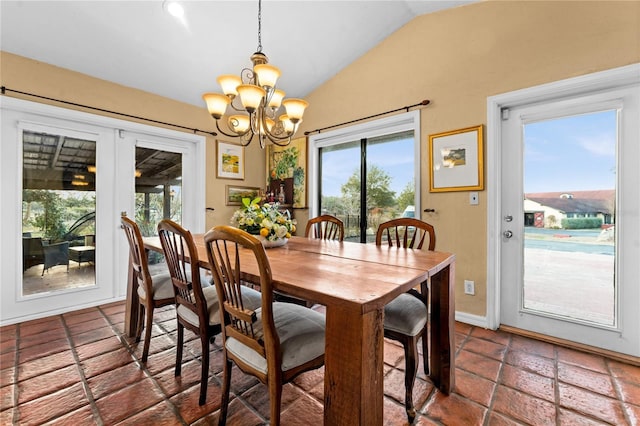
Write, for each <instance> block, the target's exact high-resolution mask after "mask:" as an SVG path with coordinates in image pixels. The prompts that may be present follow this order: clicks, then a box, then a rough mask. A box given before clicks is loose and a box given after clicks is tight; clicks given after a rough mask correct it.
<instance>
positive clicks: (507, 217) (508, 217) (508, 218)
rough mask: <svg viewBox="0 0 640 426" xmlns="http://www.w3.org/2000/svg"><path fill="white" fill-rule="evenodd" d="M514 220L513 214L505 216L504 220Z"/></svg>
mask: <svg viewBox="0 0 640 426" xmlns="http://www.w3.org/2000/svg"><path fill="white" fill-rule="evenodd" d="M512 220H513V216H511V215H508V216H505V217H504V221H505V222H511V221H512Z"/></svg>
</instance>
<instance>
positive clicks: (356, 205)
mask: <svg viewBox="0 0 640 426" xmlns="http://www.w3.org/2000/svg"><path fill="white" fill-rule="evenodd" d="M360 146H361V143H360V141H355V142H348V143H344V144H340V145H333V146H328V147H324V148H321V149H320V165H319V168H320V214H330V215H332V216H335V217H337V218H339V219H340V220H342V221H343V222H344V234H345V235H344V237H345V240H346V241H360V188H359V182H360V175H361V173H360V169H361V167H360V164H361V162H360Z"/></svg>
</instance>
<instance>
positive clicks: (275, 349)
mask: <svg viewBox="0 0 640 426" xmlns="http://www.w3.org/2000/svg"><path fill="white" fill-rule="evenodd" d="M204 241H205V244H206V247H207V255H208V257H209V264H210V265H211V273H212V275H213V282H214V283H215V286H216V290H217V292H218V300H219V303H220V309H221V312H222V322H223V324H224V325H223V327H222V336H223V339H224V340H225V341H226V339H228V338H229V337H233V338H234V339H237V340H238V341H240V342H241V343H244V344H245V345H247V346H249V347H250V348H252V349H253V350H255V351H256V352H257V353H259V354H260V355H261V356H263V357H264V358H266V359H267V365H268V370H269V371H274V370H278V369H279V368H280V367H279V366H280V359H279V356H278V355H279V354H280V339H279V337H278V334H277V332H276V328H275V324H274V320H273V287H272V281H271V267H270V265H269V259H268V258H267V254H266V252H265V249H264V247H263V246H262V243H261V242H260V241H259V240H258V239H257V238H255V237H254V236H253V235H250V234H248V233H246V232H244V231H242V230H240V229H238V228H234V227H232V226H216V227H214V228H213V229H211V230H210V231H209V232H207V233H206V234H205V236H204ZM242 248H244V249H248V250H250V251H251V252H252V254H253V258H254V259H255V262H256V263H257V265H258V268H259V270H260V293H261V295H262V306H261V314H260V318H258V315H257V313H256V311H255V310H251V309H248V308H247V307H246V306H244V303H243V300H242V297H241V288H242V281H243V280H242V272H241V271H242V262H241V255H240V252H241V249H242ZM245 260H247V259H245ZM251 261H252V262H253V259H252V260H251ZM252 374H255V375H257V376H258V377H260V376H262V380H263V381H264V380H266V377H265V376H264V375H262V374H261V373H259V372H257V371H252Z"/></svg>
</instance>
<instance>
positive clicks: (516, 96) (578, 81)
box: [486, 64, 640, 330]
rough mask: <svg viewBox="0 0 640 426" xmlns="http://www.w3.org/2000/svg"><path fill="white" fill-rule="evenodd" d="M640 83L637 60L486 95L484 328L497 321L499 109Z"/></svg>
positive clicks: (497, 323)
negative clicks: (625, 64) (493, 94)
mask: <svg viewBox="0 0 640 426" xmlns="http://www.w3.org/2000/svg"><path fill="white" fill-rule="evenodd" d="M638 83H640V64H632V65H627V66H624V67H620V68H614V69H611V70H607V71H602V72H597V73H593V74H587V75H584V76H580V77H575V78H570V79H566V80H561V81H557V82H553V83H549V84H543V85H540V86H535V87H531V88H527V89H522V90H517V91H514V92H509V93H504V94H501V95H496V96H491V97H489V98H487V144H486V145H487V153H486V155H487V164H491V165H493V166H492V167H487V171H486V172H487V308H486V311H487V323H486V326H487V328H490V329H493V330H495V329H497V328H498V326H499V325H500V257H501V256H500V255H501V254H500V246H501V244H500V241H501V234H500V233H501V230H502V224H503V222H502V217H501V211H500V209H501V207H500V206H501V205H502V200H501V193H500V187H499V185H500V182H501V179H502V176H501V157H500V152H501V146H502V135H501V129H502V111H503V109H506V108H513V107H517V106H521V105H524V104H529V103H534V102H537V101H540V102H542V101H551V100H554V99H560V98H563V97H568V96H577V95H581V94H587V93H594V92H597V91H601V90H607V89H613V88H618V87H624V86H628V85H631V84H638Z"/></svg>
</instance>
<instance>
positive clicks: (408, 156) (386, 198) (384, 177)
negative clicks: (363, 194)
mask: <svg viewBox="0 0 640 426" xmlns="http://www.w3.org/2000/svg"><path fill="white" fill-rule="evenodd" d="M414 162H415V161H414V141H413V131H409V132H402V133H396V134H394V135H385V136H381V137H377V138H370V139H368V140H367V186H366V189H367V212H368V216H367V224H368V227H367V242H374V241H375V238H376V232H377V231H378V225H380V224H381V223H383V222H386V221H388V220H391V219H395V218H398V217H402V216H404V217H414V215H415V181H414Z"/></svg>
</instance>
